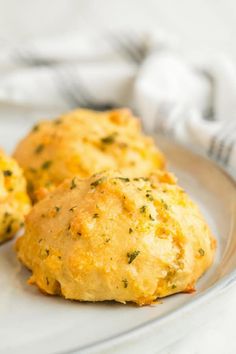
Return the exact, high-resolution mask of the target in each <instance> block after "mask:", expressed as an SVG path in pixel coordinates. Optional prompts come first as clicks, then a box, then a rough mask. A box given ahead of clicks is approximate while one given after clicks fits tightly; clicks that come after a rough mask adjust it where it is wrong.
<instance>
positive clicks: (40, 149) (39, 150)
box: [34, 144, 44, 154]
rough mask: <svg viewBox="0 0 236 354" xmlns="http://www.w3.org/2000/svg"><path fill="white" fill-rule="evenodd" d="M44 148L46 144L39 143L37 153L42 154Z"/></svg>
mask: <svg viewBox="0 0 236 354" xmlns="http://www.w3.org/2000/svg"><path fill="white" fill-rule="evenodd" d="M43 149H44V145H43V144H39V145H38V146H37V147H36V149H35V150H34V152H35V154H40V152H42V151H43Z"/></svg>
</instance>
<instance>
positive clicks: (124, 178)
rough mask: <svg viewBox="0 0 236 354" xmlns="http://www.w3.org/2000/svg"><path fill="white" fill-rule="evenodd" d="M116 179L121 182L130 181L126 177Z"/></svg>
mask: <svg viewBox="0 0 236 354" xmlns="http://www.w3.org/2000/svg"><path fill="white" fill-rule="evenodd" d="M116 179H119V180H120V181H122V182H129V181H130V179H129V178H127V177H116Z"/></svg>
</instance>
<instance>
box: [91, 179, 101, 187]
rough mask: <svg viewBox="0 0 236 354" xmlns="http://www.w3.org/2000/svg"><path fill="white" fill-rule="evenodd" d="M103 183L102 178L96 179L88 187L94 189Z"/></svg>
mask: <svg viewBox="0 0 236 354" xmlns="http://www.w3.org/2000/svg"><path fill="white" fill-rule="evenodd" d="M103 181H104V177H101V178H99V179H97V180H96V181H94V182H92V183H90V186H91V187H93V188H95V187H97V186H99V184H101V183H102V182H103Z"/></svg>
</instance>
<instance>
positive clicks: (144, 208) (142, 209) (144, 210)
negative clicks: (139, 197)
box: [139, 205, 147, 213]
mask: <svg viewBox="0 0 236 354" xmlns="http://www.w3.org/2000/svg"><path fill="white" fill-rule="evenodd" d="M139 210H140V213H146V210H147V206H146V205H143V206H142V207H141V208H140V209H139Z"/></svg>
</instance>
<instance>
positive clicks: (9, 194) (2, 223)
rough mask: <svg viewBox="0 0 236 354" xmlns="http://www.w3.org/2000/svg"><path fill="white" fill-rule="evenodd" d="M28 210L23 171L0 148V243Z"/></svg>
mask: <svg viewBox="0 0 236 354" xmlns="http://www.w3.org/2000/svg"><path fill="white" fill-rule="evenodd" d="M29 210H30V200H29V197H28V195H27V193H26V181H25V178H24V176H23V172H22V170H21V168H20V167H19V166H18V164H17V162H16V161H15V160H14V159H12V158H10V157H9V156H7V155H6V154H5V153H4V152H3V151H2V150H0V243H2V242H4V241H6V240H8V239H10V238H12V237H13V236H14V234H15V233H16V232H17V231H18V230H19V229H20V227H21V226H22V225H23V222H24V216H25V215H26V214H27V213H28V212H29Z"/></svg>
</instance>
